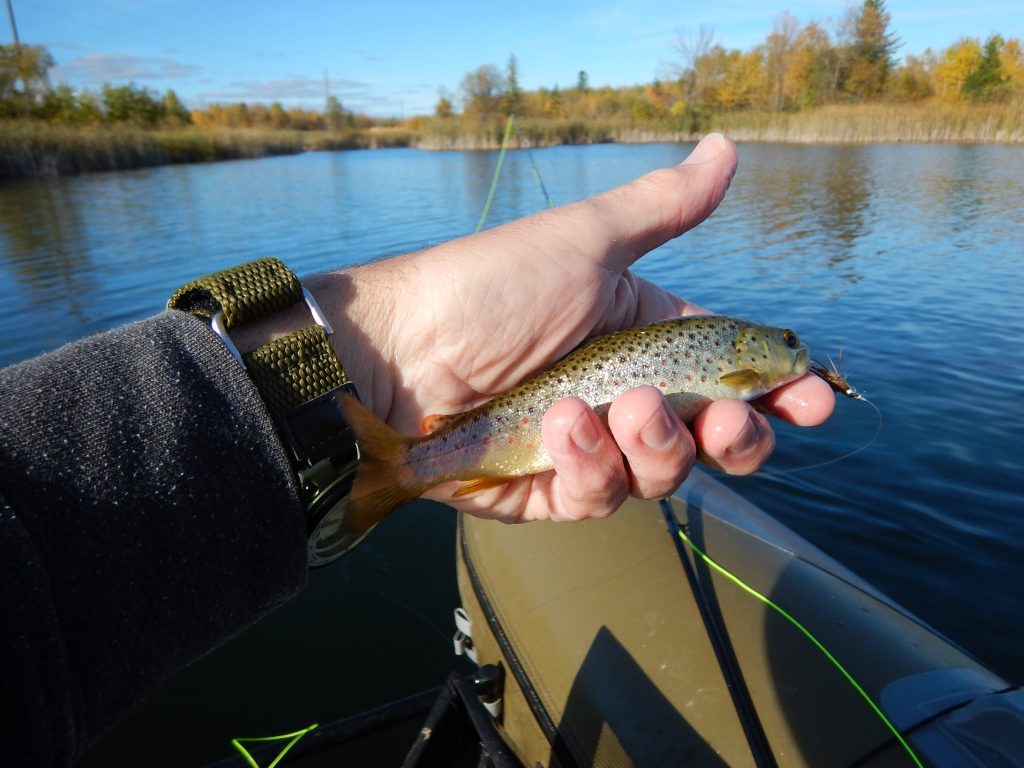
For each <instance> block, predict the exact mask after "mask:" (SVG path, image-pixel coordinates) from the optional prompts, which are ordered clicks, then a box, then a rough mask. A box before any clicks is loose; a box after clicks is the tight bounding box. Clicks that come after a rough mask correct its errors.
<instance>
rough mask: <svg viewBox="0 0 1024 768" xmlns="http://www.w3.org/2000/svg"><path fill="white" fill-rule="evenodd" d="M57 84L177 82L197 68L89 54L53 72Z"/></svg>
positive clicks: (156, 59) (169, 61)
mask: <svg viewBox="0 0 1024 768" xmlns="http://www.w3.org/2000/svg"><path fill="white" fill-rule="evenodd" d="M54 69H55V73H56V75H57V79H58V80H64V79H68V80H76V81H86V82H95V83H105V82H112V81H118V80H181V79H183V78H188V77H192V76H193V75H195V74H196V73H198V72H199V69H200V68H199V67H197V66H194V65H192V64H182V63H181V62H177V61H172V60H171V59H161V58H143V57H139V56H122V55H120V54H116V53H93V54H87V55H85V56H79V57H78V58H77V59H75V60H73V61H72V62H70V63H68V64H62V65H59V66H57V67H55V68H54Z"/></svg>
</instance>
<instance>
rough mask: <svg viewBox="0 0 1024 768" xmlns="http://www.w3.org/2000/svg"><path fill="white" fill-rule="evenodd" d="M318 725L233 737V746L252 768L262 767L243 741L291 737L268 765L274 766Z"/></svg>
mask: <svg viewBox="0 0 1024 768" xmlns="http://www.w3.org/2000/svg"><path fill="white" fill-rule="evenodd" d="M318 727H319V724H318V723H313V724H312V725H311V726H309V727H308V728H303V729H302V730H301V731H294V732H292V733H283V734H281V735H280V736H259V737H253V738H244V739H232V740H231V746H233V747H234V748H235V749H237V750H238V751H239V753H240V754H241V755H242V757H243V758H245V762H246V763H248V764H249V766H250V768H260V766H259V764H258V763H257V762H256V760H255V758H253V756H252V755H250V754H249V750H247V749H246V748H245V747H243V746H242V742H243V741H248V742H252V743H261V744H262V743H265V742H268V741H281V740H283V739H291V741H289V742H288V743H287V744H285V745H284V749H282V750H281V751H280V752H279V753H278V754H277V757H275V758H274V761H273V762H272V763H270V764H269V765H268V766H267V768H274V767H275V766H276V765H277V764H278V763H279V762H281V761H282V760H283V759H284V756H285V755H287V754H288V752H289V750H291V748H292V747H294V746H295V745H296V744H297V743H298V741H299V739H301V738H302V737H303V736H305V735H306V734H307V733H309V732H310V731H312V730H314V729H315V728H318Z"/></svg>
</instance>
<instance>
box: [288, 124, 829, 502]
mask: <svg viewBox="0 0 1024 768" xmlns="http://www.w3.org/2000/svg"><path fill="white" fill-rule="evenodd" d="M735 167H736V151H735V147H734V146H733V144H732V143H731V142H730V141H728V140H727V139H725V138H724V137H722V136H720V135H717V134H713V135H711V136H708V137H707V138H705V139H704V140H703V141H702V142H701V143H700V145H698V147H697V148H696V149H695V150H694V152H693V153H692V154H691V155H690V156H689V157H688V158H687V159H686V160H685V161H684V162H683V163H682V164H681V165H679V166H676V167H674V168H667V169H660V170H656V171H654V172H652V173H648V174H646V175H644V176H642V177H640V178H639V179H637V180H636V181H634V182H632V183H630V184H627V185H624V186H622V187H618V188H616V189H613V190H611V191H609V192H606V193H605V194H602V195H599V196H597V197H594V198H591V199H589V200H584V201H582V202H579V203H574V204H571V205H567V206H564V207H561V208H558V209H555V210H552V211H545V212H543V213H538V214H536V215H534V216H529V217H527V218H524V219H520V220H518V221H514V222H511V223H509V224H505V225H503V226H500V227H496V228H494V229H491V230H487V231H484V232H481V233H479V234H476V235H471V236H468V237H464V238H460V239H458V240H453V241H451V242H449V243H445V244H444V245H440V246H437V247H435V248H431V249H429V250H425V251H421V252H418V253H412V254H408V255H406V256H401V257H398V258H394V259H388V260H386V261H381V262H377V263H374V264H370V265H367V266H363V267H357V268H354V269H349V270H344V271H342V272H338V273H333V274H326V275H319V276H316V277H314V278H311V279H308V280H306V283H307V285H308V286H309V287H310V289H311V290H312V292H313V293H314V294H315V295H316V296H317V299H318V301H319V302H320V304H321V306H323V307H324V309H325V310H326V311H327V313H328V316H329V317H331V319H332V324H333V325H334V327H335V330H336V333H335V336H334V339H335V346H336V348H337V351H338V355H339V357H340V359H341V361H342V363H343V365H344V366H345V369H346V372H349V374H350V375H351V376H352V378H353V380H354V382H355V384H356V387H357V389H358V390H359V393H360V396H361V398H362V400H363V402H364V404H365V405H366V406H367V407H368V408H369V409H370V410H371V411H372V412H374V413H375V414H376V415H378V416H379V417H381V418H382V419H384V420H385V421H387V423H388V424H390V425H391V426H392V427H394V428H395V429H397V430H398V431H400V432H404V433H406V434H420V425H421V422H422V420H423V418H424V417H425V416H427V415H430V414H451V413H458V412H461V411H464V410H467V409H468V408H471V407H473V406H475V405H478V404H479V403H481V402H484V401H486V400H489V399H491V398H492V397H494V396H495V395H497V394H499V393H501V392H504V391H506V390H508V389H510V388H511V387H513V386H515V385H516V384H519V383H520V382H522V381H523V380H525V379H527V378H528V377H529V376H531V375H532V374H534V373H536V372H538V371H539V370H542V369H544V368H545V367H547V366H549V365H550V364H551V363H552V362H554V361H555V360H557V359H558V358H560V357H562V356H564V355H565V354H567V353H568V352H569V351H571V350H572V349H573V348H575V347H576V346H577V345H578V344H579V343H580V342H581V341H583V340H584V339H585V338H587V337H589V336H593V335H596V334H602V333H609V332H612V331H615V330H619V329H623V328H628V327H632V326H636V325H641V324H644V323H648V322H653V321H656V320H662V319H666V318H668V317H674V316H679V315H690V314H697V313H701V312H704V310H703V309H702V308H701V307H698V306H696V305H694V304H692V303H689V302H687V301H685V300H683V299H680V298H678V297H676V296H673V295H671V294H670V293H668V292H666V291H664V290H662V289H660V288H658V287H656V286H654V285H653V284H651V283H649V282H647V281H645V280H643V279H641V278H638V277H636V276H635V275H634V274H633V273H632V272H630V271H629V267H630V265H631V264H633V262H635V261H636V260H637V259H638V258H640V257H641V256H642V255H643V254H645V253H647V252H648V251H650V250H651V249H653V248H655V247H657V246H659V245H661V244H663V243H665V242H667V241H668V240H670V239H672V238H674V237H677V236H678V235H680V234H682V233H684V232H686V231H687V230H689V229H691V228H692V227H694V226H696V225H697V224H699V223H700V222H702V221H703V220H704V219H705V218H707V216H709V215H710V214H711V212H712V211H713V210H714V209H715V208H716V207H717V205H718V204H719V202H720V201H721V200H722V198H723V197H724V195H725V192H726V190H727V188H728V186H729V182H730V181H731V179H732V175H733V173H734V172H735ZM763 402H766V404H767V405H768V407H769V408H770V409H771V410H772V411H773V412H774V413H775V414H776V415H777V416H780V417H781V418H784V419H786V420H788V421H791V422H793V423H795V424H800V425H813V424H818V423H820V422H822V421H824V420H825V419H826V418H827V417H828V416H829V414H830V413H831V411H832V407H833V404H834V396H833V394H832V391H831V389H830V388H829V387H828V385H827V384H825V383H824V382H822V381H821V380H820V379H818V378H817V377H808V376H805V377H804V378H802V379H800V380H798V381H796V382H793V383H791V384H789V385H787V386H785V387H782V388H780V389H779V390H776V391H775V392H773V393H771V394H770V395H769V396H767V397H766V398H764V399H763ZM543 435H544V444H545V448H546V449H547V452H548V454H549V455H550V456H551V458H552V460H553V463H554V466H555V470H554V472H546V473H542V474H540V475H532V476H529V477H524V478H520V479H517V480H515V481H512V482H510V483H508V484H506V485H504V486H502V487H500V488H495V489H491V490H487V491H483V492H481V493H479V494H476V495H473V496H470V497H467V498H460V499H457V500H452V498H451V495H452V488H451V487H446V486H439V487H438V488H436V489H434V490H433V491H432V492H430V493H429V494H428V496H430V497H433V498H437V499H441V500H444V501H446V502H448V503H450V504H452V505H453V506H456V507H458V508H460V509H462V510H464V511H466V512H470V513H472V514H476V515H480V516H485V517H492V518H497V519H501V520H504V521H507V522H518V521H525V520H535V519H542V518H552V519H557V520H576V519H582V518H586V517H602V516H606V515H608V514H610V513H611V512H613V511H614V510H615V509H617V508H618V507H619V506H620V505H621V503H622V502H623V501H624V500H625V498H626V496H627V495H629V494H632V495H635V496H639V497H642V498H656V497H660V496H665V495H667V494H669V493H671V492H672V491H673V490H675V488H676V487H677V486H678V485H679V483H681V482H682V480H683V479H684V478H685V477H686V475H687V474H688V473H689V471H690V469H691V468H692V466H693V463H694V459H695V456H696V455H697V448H698V446H699V448H700V451H701V452H702V454H704V455H705V456H706V457H707V458H708V459H710V461H712V462H713V463H715V464H716V465H717V466H719V467H720V468H722V469H724V470H725V471H727V472H732V473H737V474H745V473H749V472H752V471H754V470H755V469H757V468H758V467H759V466H761V464H762V463H763V462H764V461H765V460H766V459H767V457H768V455H769V454H770V453H771V451H772V449H773V447H774V434H773V432H772V429H771V427H770V426H769V424H768V421H767V419H765V417H764V416H762V415H761V414H760V413H758V412H756V411H755V410H753V409H752V408H751V407H750V406H748V405H747V404H746V403H743V402H740V401H738V400H723V401H718V402H715V403H712V404H711V405H709V406H708V407H707V408H706V409H705V410H704V411H703V412H702V413H701V414H700V415H699V416H698V418H697V419H696V421H695V422H694V424H693V432H692V434H691V432H690V431H689V430H688V429H687V428H686V427H685V426H684V425H683V424H682V423H680V421H679V419H678V418H677V417H676V416H675V414H674V413H672V412H671V411H670V410H669V409H668V408H667V407H666V405H665V402H664V398H663V397H662V395H661V393H660V392H659V391H657V390H656V389H654V388H650V387H641V388H638V389H634V390H631V391H629V392H626V393H625V394H623V395H621V396H620V397H618V398H617V399H616V400H615V402H614V403H613V404H612V407H611V410H610V411H609V414H608V427H607V428H606V427H605V425H604V424H603V423H602V422H601V420H600V419H599V418H598V417H597V416H596V415H595V414H594V412H593V411H592V410H591V409H590V408H589V407H588V406H587V405H586V404H585V403H584V402H583V401H582V400H577V399H573V398H570V399H567V400H563V401H560V402H558V403H556V404H555V405H554V406H552V407H551V408H550V409H549V410H548V412H547V414H546V415H545V419H544V430H543Z"/></svg>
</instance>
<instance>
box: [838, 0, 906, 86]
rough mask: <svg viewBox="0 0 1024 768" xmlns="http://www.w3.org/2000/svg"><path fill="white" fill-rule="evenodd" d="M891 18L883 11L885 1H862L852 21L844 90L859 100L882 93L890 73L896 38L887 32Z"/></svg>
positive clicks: (897, 45)
mask: <svg viewBox="0 0 1024 768" xmlns="http://www.w3.org/2000/svg"><path fill="white" fill-rule="evenodd" d="M891 20H892V17H891V16H890V15H889V12H888V11H887V10H886V9H885V0H864V6H863V7H862V8H861V11H860V14H859V15H858V16H857V17H856V20H855V22H854V33H853V45H852V48H851V51H850V64H849V67H850V68H849V72H848V74H847V77H846V90H847V92H848V93H850V94H852V95H853V96H856V97H859V98H861V99H873V98H877V97H878V96H880V95H881V94H882V92H883V91H884V90H885V84H886V80H887V79H888V77H889V73H890V72H891V71H892V70H893V66H894V64H893V54H894V53H895V51H896V48H898V47H899V44H900V43H899V39H898V38H897V37H896V36H895V35H893V34H892V33H891V32H889V22H890V21H891Z"/></svg>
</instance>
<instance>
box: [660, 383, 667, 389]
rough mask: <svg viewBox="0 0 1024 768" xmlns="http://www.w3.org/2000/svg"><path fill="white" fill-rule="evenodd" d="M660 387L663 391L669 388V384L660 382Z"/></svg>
mask: <svg viewBox="0 0 1024 768" xmlns="http://www.w3.org/2000/svg"><path fill="white" fill-rule="evenodd" d="M658 386H659V387H661V388H662V389H664V388H665V387H667V386H668V384H667V383H665V382H664V381H659V382H658Z"/></svg>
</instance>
